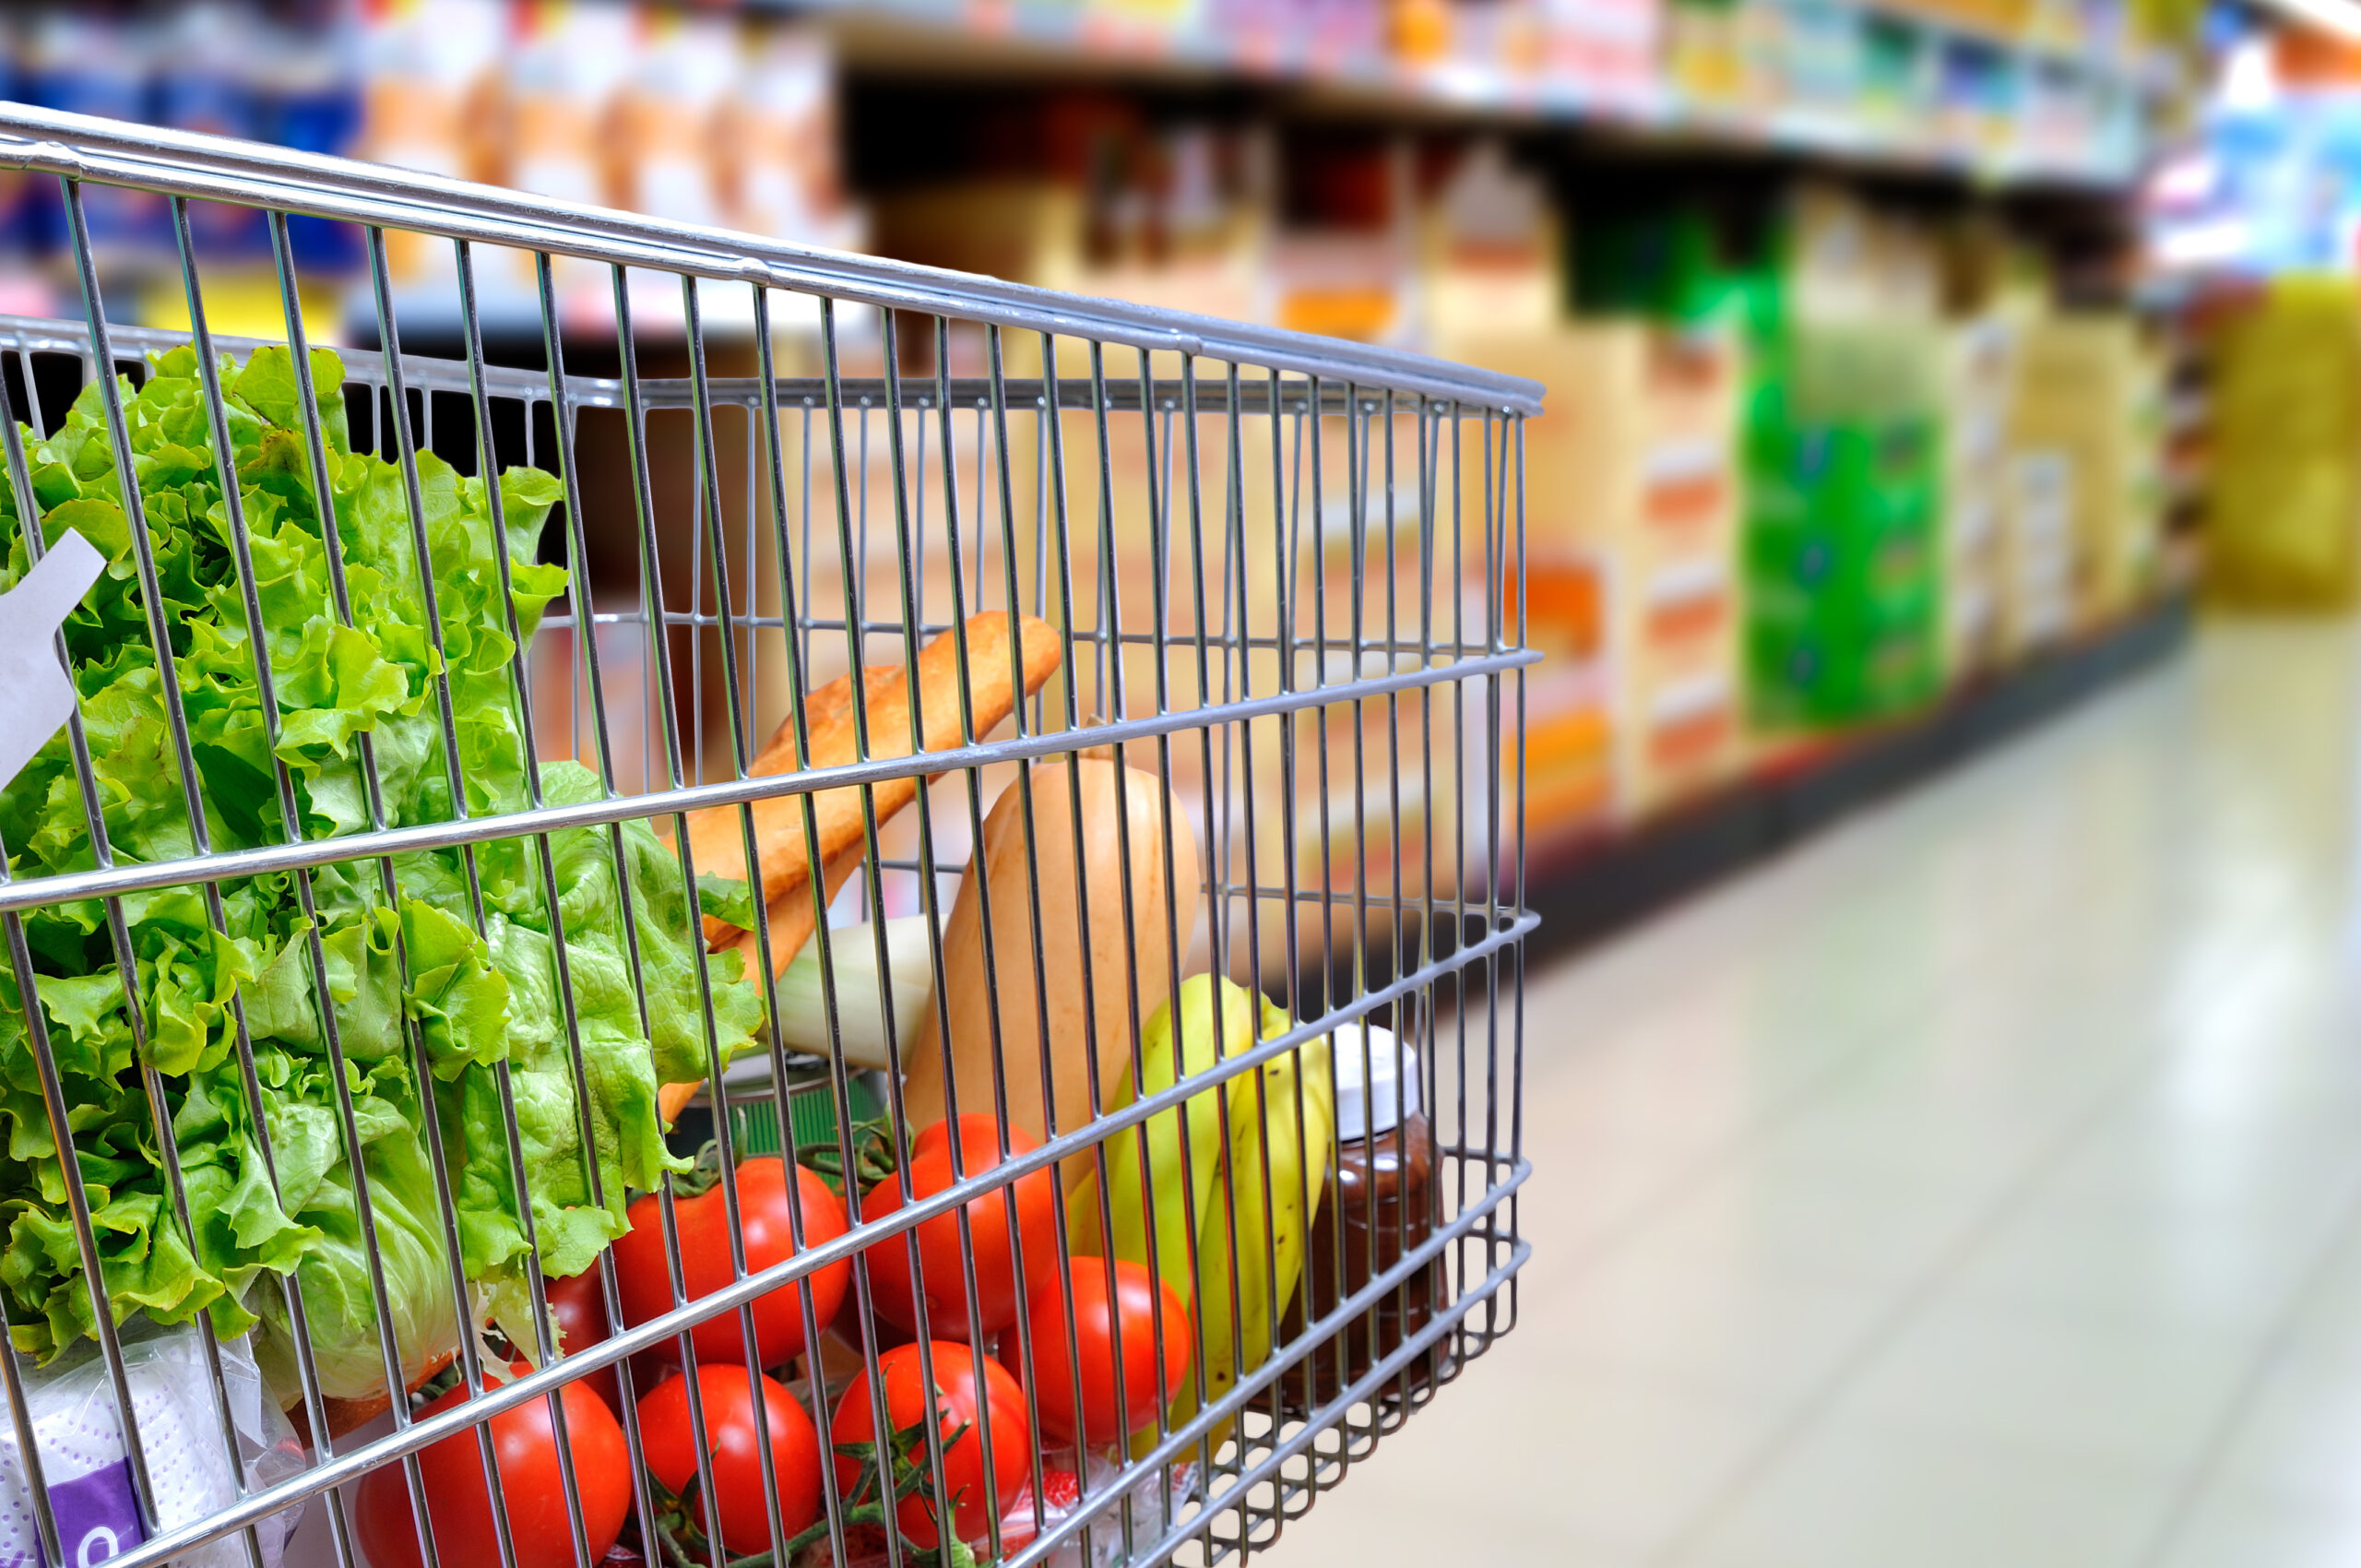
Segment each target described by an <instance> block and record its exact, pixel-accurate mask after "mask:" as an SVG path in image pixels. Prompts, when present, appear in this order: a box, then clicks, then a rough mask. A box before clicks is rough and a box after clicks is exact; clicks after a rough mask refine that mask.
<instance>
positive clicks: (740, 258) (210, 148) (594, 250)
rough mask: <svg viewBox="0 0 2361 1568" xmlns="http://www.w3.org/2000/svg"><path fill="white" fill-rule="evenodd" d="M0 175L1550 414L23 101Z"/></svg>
mask: <svg viewBox="0 0 2361 1568" xmlns="http://www.w3.org/2000/svg"><path fill="white" fill-rule="evenodd" d="M0 168H11V169H24V170H30V171H36V172H44V173H51V174H57V175H62V176H65V177H68V178H72V179H78V180H89V181H96V182H98V183H99V184H120V185H132V186H136V187H139V188H143V189H148V190H155V191H162V192H166V193H169V194H172V195H176V196H187V197H191V198H195V199H199V200H208V201H226V202H233V203H239V204H242V205H249V206H255V205H259V206H268V207H275V208H283V209H286V210H289V211H294V212H302V213H307V214H312V215H315V216H318V217H323V218H331V219H341V220H347V221H350V222H355V223H362V224H370V225H379V226H385V227H392V228H400V229H406V230H410V231H413V232H420V233H427V234H437V235H441V236H443V237H445V238H446V239H452V240H467V241H474V242H481V243H484V244H499V245H513V246H517V247H520V248H524V249H529V250H538V251H548V252H551V253H552V254H555V255H574V256H582V257H586V258H587V259H590V260H593V261H602V262H608V263H611V264H614V265H617V266H624V267H634V266H640V267H660V268H663V269H665V270H667V271H671V272H676V273H683V274H688V275H692V276H695V277H699V278H706V279H725V280H731V281H738V282H745V283H756V284H767V285H769V286H771V287H774V288H779V289H786V290H789V291H796V292H800V293H807V294H817V295H823V296H827V297H831V298H836V299H841V300H848V301H852V302H856V303H862V304H872V305H878V306H883V307H885V308H889V309H895V310H910V311H922V312H925V313H928V314H930V315H943V316H951V317H956V318H959V319H964V320H971V321H978V322H982V323H986V324H988V325H992V326H999V327H1017V328H1021V329H1026V330H1033V331H1041V332H1051V333H1057V334H1061V335H1063V336H1070V337H1074V338H1084V339H1093V340H1097V341H1100V342H1107V343H1119V344H1123V345H1126V346H1128V347H1132V348H1135V349H1142V350H1162V351H1168V352H1174V353H1182V354H1194V355H1200V356H1203V357H1205V358H1208V359H1215V360H1227V361H1233V362H1243V363H1250V364H1256V365H1264V366H1267V367H1270V368H1272V369H1275V370H1280V371H1292V372H1295V373H1297V374H1303V375H1309V376H1316V377H1319V378H1320V379H1322V380H1323V381H1335V382H1342V383H1347V384H1353V385H1366V386H1371V387H1385V388H1390V389H1393V390H1396V391H1405V392H1416V393H1420V394H1423V395H1425V396H1427V397H1430V398H1442V399H1445V400H1449V401H1455V402H1462V403H1467V404H1471V405H1475V406H1477V407H1482V408H1488V409H1493V410H1501V411H1503V412H1513V413H1519V414H1533V413H1537V412H1539V411H1540V408H1541V397H1542V388H1541V386H1540V385H1539V384H1538V383H1536V382H1533V381H1528V380H1525V379H1524V378H1522V377H1518V376H1510V375H1501V374H1494V373H1491V372H1489V371H1481V370H1473V369H1469V368H1467V367H1465V366H1461V365H1456V364H1453V363H1450V362H1446V361H1442V360H1437V359H1430V358H1429V357H1427V356H1426V355H1423V354H1413V353H1408V352H1406V351H1403V350H1394V349H1384V348H1378V347H1374V346H1371V345H1368V344H1359V343H1348V342H1344V341H1341V340H1339V339H1329V338H1315V337H1312V336H1310V335H1308V334H1305V333H1299V332H1287V331H1283V330H1280V329H1278V328H1276V327H1252V326H1245V325H1241V324H1240V323H1237V322H1230V321H1223V320H1219V319H1217V318H1216V317H1212V316H1204V315H1191V314H1188V313H1185V312H1181V311H1170V310H1160V309H1156V308H1153V307H1150V306H1145V305H1136V304H1126V303H1121V302H1120V301H1115V300H1099V299H1087V298H1083V297H1080V296H1076V295H1072V294H1062V293H1058V292H1056V291H1051V290H1047V289H1038V288H1034V287H1031V286H1029V285H1026V284H1021V283H1009V282H1004V281H1003V280H1001V279H996V278H988V277H984V276H982V275H981V274H978V273H969V272H954V271H950V270H948V269H945V268H941V267H919V266H915V265H913V264H911V263H908V262H899V261H889V260H884V259H882V258H879V257H874V256H863V255H850V254H848V253H846V252H842V251H831V250H824V249H821V248H818V247H816V246H809V245H796V244H786V243H783V242H780V241H777V240H767V239H763V238H760V237H758V236H755V235H752V234H742V233H736V232H730V231H728V230H722V229H709V228H701V227H697V226H694V225H688V224H679V223H669V222H662V221H659V220H655V219H650V218H644V217H641V216H639V215H637V214H635V213H628V212H620V211H616V210H614V209H612V208H596V207H586V206H578V205H575V204H573V203H569V202H560V201H552V200H549V199H547V198H545V197H540V196H528V195H524V194H522V193H519V192H516V191H509V190H503V189H500V188H498V187H495V186H491V185H481V184H473V183H470V182H468V181H464V180H453V179H449V178H446V177H444V176H441V175H435V174H429V173H422V172H418V171H415V170H409V169H395V168H391V167H387V166H385V165H381V164H374V163H364V162H362V161H359V160H353V159H345V158H329V157H325V156H322V155H319V154H314V153H303V152H291V151H285V150H281V149H278V148H262V147H257V146H255V145H254V144H252V143H249V142H242V141H234V140H231V139H229V138H226V137H210V136H203V135H199V134H197V133H196V132H191V131H178V130H168V129H163V128H160V127H155V126H148V125H129V124H125V123H124V122H121V121H115V120H105V119H99V118H96V117H94V116H91V115H86V114H66V113H57V112H54V111H51V110H44V109H35V108H31V107H30V106H28V105H25V104H20V103H0Z"/></svg>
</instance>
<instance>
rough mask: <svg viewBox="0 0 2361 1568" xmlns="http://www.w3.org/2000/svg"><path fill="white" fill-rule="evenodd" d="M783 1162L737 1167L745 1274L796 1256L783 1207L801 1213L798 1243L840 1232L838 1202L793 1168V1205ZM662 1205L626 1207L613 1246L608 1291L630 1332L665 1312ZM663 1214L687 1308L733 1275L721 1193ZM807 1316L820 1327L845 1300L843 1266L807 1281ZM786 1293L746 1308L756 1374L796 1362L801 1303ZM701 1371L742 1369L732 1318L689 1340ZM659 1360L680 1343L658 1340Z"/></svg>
mask: <svg viewBox="0 0 2361 1568" xmlns="http://www.w3.org/2000/svg"><path fill="white" fill-rule="evenodd" d="M788 1169H789V1168H788V1166H787V1164H786V1162H785V1161H783V1160H780V1159H777V1158H772V1157H768V1156H765V1157H763V1158H755V1159H749V1160H745V1161H742V1162H741V1163H740V1165H739V1167H738V1172H737V1183H738V1214H739V1229H740V1233H741V1234H742V1236H743V1237H744V1239H745V1248H746V1268H747V1270H748V1272H749V1273H752V1272H754V1271H757V1270H760V1269H765V1268H769V1267H771V1266H772V1265H775V1264H780V1263H784V1262H786V1261H787V1260H788V1259H789V1258H791V1257H793V1256H794V1255H795V1240H794V1232H793V1230H792V1229H790V1227H789V1203H790V1202H797V1203H800V1204H801V1206H802V1210H803V1241H804V1244H805V1245H806V1246H818V1245H819V1244H820V1243H822V1242H823V1241H834V1240H835V1239H836V1238H837V1237H838V1236H841V1235H843V1234H844V1233H845V1206H844V1200H843V1199H841V1198H839V1197H837V1196H836V1194H835V1193H834V1192H832V1191H830V1190H829V1187H828V1184H827V1183H826V1182H823V1181H822V1180H820V1178H819V1177H818V1176H817V1175H815V1174H814V1173H813V1172H812V1171H809V1170H803V1169H802V1168H801V1167H797V1168H796V1170H795V1196H794V1197H793V1198H792V1199H790V1197H789V1194H788V1187H787V1182H788V1174H787V1173H788ZM660 1203H661V1200H660V1199H659V1198H658V1196H657V1195H656V1194H653V1193H650V1194H648V1195H647V1196H646V1197H643V1198H641V1199H639V1200H638V1201H637V1202H636V1203H635V1204H633V1205H632V1206H631V1212H630V1218H631V1229H630V1230H628V1231H626V1232H625V1233H624V1234H623V1236H621V1237H619V1238H617V1240H616V1241H615V1245H614V1253H615V1283H616V1285H617V1286H618V1288H619V1289H621V1291H622V1295H623V1322H624V1324H626V1325H628V1326H631V1327H637V1326H638V1325H639V1324H643V1323H646V1322H647V1321H648V1320H649V1319H650V1318H654V1317H658V1316H661V1315H662V1314H663V1313H668V1312H670V1311H671V1309H672V1285H671V1276H670V1271H669V1270H668V1269H667V1268H666V1266H665V1260H664V1218H663V1215H662V1213H661V1212H660ZM672 1213H673V1217H674V1219H675V1221H676V1222H677V1224H678V1225H679V1227H680V1233H681V1284H682V1290H683V1293H684V1296H685V1299H686V1300H688V1301H696V1300H697V1299H698V1298H699V1297H702V1296H709V1295H711V1294H712V1293H713V1292H715V1291H716V1290H719V1289H725V1288H726V1287H728V1286H729V1285H730V1283H731V1282H732V1281H733V1279H734V1277H735V1276H733V1275H732V1273H731V1272H730V1211H729V1209H728V1207H727V1206H725V1205H724V1204H723V1202H722V1191H721V1188H720V1187H719V1186H718V1185H717V1186H715V1187H714V1188H713V1190H712V1191H710V1192H707V1193H705V1194H702V1195H700V1196H697V1197H694V1198H675V1199H674V1200H673V1203H672ZM851 1277H852V1265H851V1263H850V1261H849V1260H847V1261H844V1262H839V1263H833V1264H830V1265H827V1266H826V1267H825V1268H822V1269H818V1270H816V1271H814V1272H813V1274H812V1275H810V1276H809V1278H810V1280H811V1285H812V1312H813V1316H814V1318H815V1319H816V1320H817V1321H818V1322H819V1323H820V1324H822V1325H823V1326H825V1325H826V1324H827V1322H828V1320H829V1319H831V1318H833V1317H835V1316H836V1308H837V1307H838V1306H839V1305H841V1304H842V1302H843V1301H844V1294H845V1287H846V1285H847V1284H848V1282H849V1280H850V1279H851ZM753 1316H754V1354H753V1357H752V1358H751V1360H752V1362H753V1365H755V1366H758V1367H775V1366H777V1365H778V1364H779V1363H780V1362H781V1361H784V1360H788V1359H789V1358H790V1357H793V1356H799V1355H801V1354H802V1353H803V1304H802V1301H801V1292H800V1291H799V1290H798V1289H797V1288H796V1287H795V1286H794V1285H786V1286H782V1287H780V1288H779V1289H776V1290H772V1291H769V1292H767V1293H766V1294H764V1295H761V1296H757V1297H755V1298H754V1301H753ZM690 1336H691V1338H692V1339H693V1340H694V1343H695V1345H696V1348H697V1360H698V1361H699V1363H700V1364H702V1363H703V1362H705V1361H706V1360H714V1361H736V1362H739V1363H741V1364H744V1363H746V1362H747V1361H748V1360H750V1358H749V1357H748V1356H747V1354H746V1339H745V1336H744V1334H743V1333H742V1331H741V1330H740V1328H739V1326H738V1313H735V1312H726V1313H719V1314H718V1315H717V1316H714V1317H710V1318H707V1319H706V1321H705V1322H703V1323H701V1324H697V1325H696V1327H695V1328H694V1329H692V1330H691V1331H690ZM658 1351H659V1352H660V1353H661V1354H662V1355H663V1357H664V1359H665V1360H668V1361H678V1360H680V1356H681V1351H680V1342H679V1341H678V1340H677V1339H667V1340H665V1341H663V1342H662V1343H661V1344H660V1345H659V1346H658Z"/></svg>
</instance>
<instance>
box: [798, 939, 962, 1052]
mask: <svg viewBox="0 0 2361 1568" xmlns="http://www.w3.org/2000/svg"><path fill="white" fill-rule="evenodd" d="M828 948H829V956H830V958H831V959H832V960H833V963H832V966H831V967H832V968H834V969H835V970H836V1044H835V1045H832V1044H831V1042H830V1040H829V1038H828V1007H827V1002H826V999H825V996H824V995H823V994H822V992H821V988H820V947H819V944H817V943H806V944H804V948H803V951H802V952H801V953H800V954H798V955H796V958H795V962H793V963H792V964H789V966H788V968H787V973H785V974H783V975H781V976H779V979H778V1038H779V1043H780V1044H781V1045H784V1046H786V1047H787V1048H788V1049H789V1051H809V1052H810V1053H811V1054H813V1055H814V1056H829V1055H833V1054H835V1052H836V1049H838V1048H841V1050H842V1051H843V1052H844V1059H845V1062H846V1063H847V1065H848V1066H855V1067H879V1068H892V1067H893V1066H894V1065H895V1061H894V1055H895V1053H894V1049H893V1046H892V1044H891V1043H890V1042H889V1041H888V1040H887V1039H886V1037H885V1008H884V995H883V993H884V983H883V981H882V980H881V979H880V977H879V975H878V973H877V937H876V933H875V932H874V931H873V930H872V928H871V927H870V926H868V925H865V924H864V925H849V926H844V927H842V928H840V929H838V930H836V931H832V932H829V933H828ZM930 948H931V943H930V942H929V941H928V932H927V918H926V917H925V916H924V915H905V916H903V917H902V918H901V919H899V920H892V921H886V922H885V964H886V968H887V969H888V970H889V971H890V972H891V978H892V982H893V988H894V992H893V994H894V1033H895V1034H896V1036H897V1037H898V1038H900V1039H905V1040H907V1039H910V1038H911V1037H912V1036H914V1035H916V1034H917V1033H918V1030H919V1025H920V1022H921V1021H922V1017H923V1009H925V1008H926V1007H927V1006H929V1005H930V1004H931V1002H932V1000H933V996H934V968H933V964H932V961H931V956H930V951H929V950H930Z"/></svg>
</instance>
